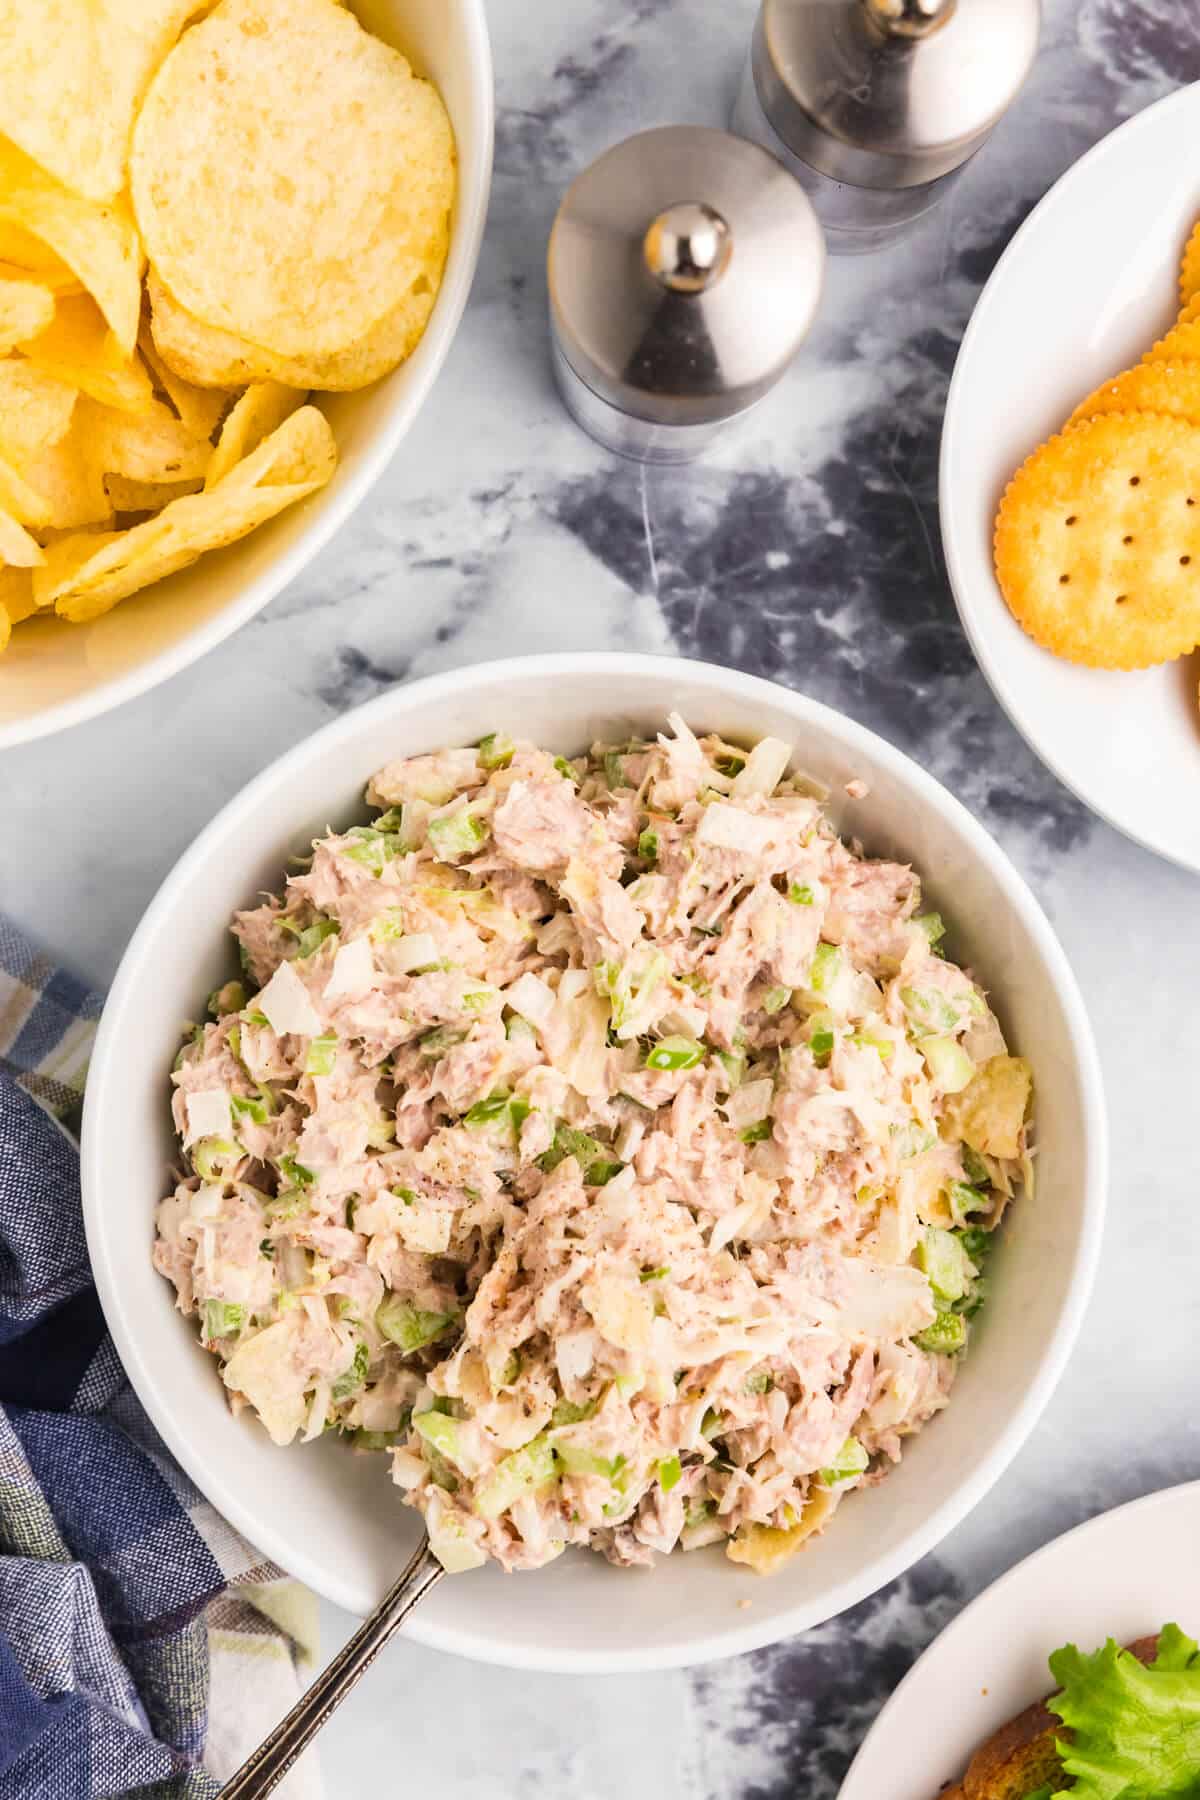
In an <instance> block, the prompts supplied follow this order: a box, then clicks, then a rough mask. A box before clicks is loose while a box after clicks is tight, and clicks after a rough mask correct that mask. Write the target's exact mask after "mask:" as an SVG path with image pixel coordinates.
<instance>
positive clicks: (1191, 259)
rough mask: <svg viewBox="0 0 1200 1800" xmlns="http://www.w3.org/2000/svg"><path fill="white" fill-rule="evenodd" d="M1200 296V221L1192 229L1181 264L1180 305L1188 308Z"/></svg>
mask: <svg viewBox="0 0 1200 1800" xmlns="http://www.w3.org/2000/svg"><path fill="white" fill-rule="evenodd" d="M1197 294H1200V220H1198V221H1197V222H1196V224H1195V225H1193V227H1192V233H1191V236H1190V237H1189V238H1188V241H1187V243H1186V244H1185V245H1184V249H1183V258H1182V260H1181V262H1180V264H1179V303H1180V305H1181V306H1186V305H1187V303H1188V301H1189V300H1191V299H1193V298H1194V296H1195V295H1197Z"/></svg>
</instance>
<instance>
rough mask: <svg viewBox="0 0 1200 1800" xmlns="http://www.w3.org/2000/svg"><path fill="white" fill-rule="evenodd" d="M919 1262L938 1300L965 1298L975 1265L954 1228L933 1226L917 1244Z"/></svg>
mask: <svg viewBox="0 0 1200 1800" xmlns="http://www.w3.org/2000/svg"><path fill="white" fill-rule="evenodd" d="M917 1264H918V1266H919V1267H920V1268H922V1269H924V1271H925V1273H926V1275H928V1277H929V1285H930V1287H931V1288H932V1289H933V1292H934V1295H935V1297H936V1298H937V1299H938V1300H945V1301H951V1300H961V1299H962V1297H963V1295H964V1294H965V1293H966V1291H967V1288H968V1287H969V1286H970V1282H971V1265H970V1263H969V1262H968V1260H967V1253H966V1251H965V1250H964V1249H963V1246H962V1244H961V1242H960V1241H959V1239H958V1238H957V1237H956V1236H955V1234H954V1232H952V1231H942V1230H940V1229H939V1227H937V1226H936V1225H931V1226H929V1227H928V1228H927V1229H926V1232H925V1235H924V1237H923V1238H922V1239H921V1241H920V1243H919V1244H918V1245H917Z"/></svg>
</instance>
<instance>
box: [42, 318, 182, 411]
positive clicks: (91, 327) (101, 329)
mask: <svg viewBox="0 0 1200 1800" xmlns="http://www.w3.org/2000/svg"><path fill="white" fill-rule="evenodd" d="M21 354H22V355H23V356H26V357H28V358H29V361H30V362H31V363H32V364H33V365H34V367H35V368H38V369H41V370H43V371H44V372H45V373H46V374H47V375H54V376H57V378H58V380H59V381H65V382H66V383H67V384H68V385H69V386H70V387H75V388H79V389H80V390H81V391H82V392H83V393H85V394H90V395H91V396H92V398H93V400H99V401H101V402H102V403H103V404H104V405H105V406H115V407H116V408H117V409H118V411H120V412H131V413H147V412H149V411H150V410H151V408H152V407H153V405H154V389H153V387H152V386H151V385H150V377H149V375H147V373H146V370H145V367H144V365H143V363H142V360H141V358H140V357H139V356H138V355H137V354H136V353H135V354H134V355H133V356H126V354H125V352H124V351H123V350H122V349H121V347H120V345H119V344H118V343H117V341H116V339H115V338H114V336H113V334H112V332H111V331H110V330H109V329H108V326H107V324H106V323H105V320H104V316H103V314H102V313H101V311H100V309H99V307H98V306H97V305H96V303H95V301H94V300H92V299H91V298H90V296H89V295H87V294H80V295H78V296H77V297H76V298H73V299H68V300H60V301H59V302H58V303H57V305H56V307H55V311H54V318H53V320H52V321H51V323H50V324H49V325H48V326H47V327H46V329H45V331H43V332H40V333H39V334H38V336H37V337H35V338H30V340H29V341H28V343H24V344H22V345H21Z"/></svg>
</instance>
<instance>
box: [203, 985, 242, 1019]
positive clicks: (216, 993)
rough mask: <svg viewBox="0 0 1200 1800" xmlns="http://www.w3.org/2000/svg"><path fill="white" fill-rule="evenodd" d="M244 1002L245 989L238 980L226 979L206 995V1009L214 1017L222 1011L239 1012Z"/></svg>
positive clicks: (216, 1017) (219, 1015) (217, 1017)
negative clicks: (222, 985) (220, 985)
mask: <svg viewBox="0 0 1200 1800" xmlns="http://www.w3.org/2000/svg"><path fill="white" fill-rule="evenodd" d="M245 1004H246V990H245V988H244V987H243V986H242V984H241V982H240V981H227V982H226V983H225V985H224V987H219V988H215V989H214V990H213V992H212V993H211V994H210V995H209V996H208V1010H209V1012H210V1013H211V1014H212V1016H213V1018H214V1019H219V1018H220V1017H221V1015H222V1014H223V1013H231V1012H241V1010H242V1008H243V1007H244V1006H245Z"/></svg>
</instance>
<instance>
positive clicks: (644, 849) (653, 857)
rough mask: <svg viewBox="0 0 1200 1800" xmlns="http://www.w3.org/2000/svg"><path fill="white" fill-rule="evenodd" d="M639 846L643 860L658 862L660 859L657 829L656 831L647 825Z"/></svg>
mask: <svg viewBox="0 0 1200 1800" xmlns="http://www.w3.org/2000/svg"><path fill="white" fill-rule="evenodd" d="M637 847H638V855H639V856H640V857H641V858H642V860H643V862H657V861H658V833H657V831H654V830H652V829H651V828H650V826H647V827H646V829H645V831H643V832H642V833H641V835H640V836H639V838H638V842H637Z"/></svg>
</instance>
